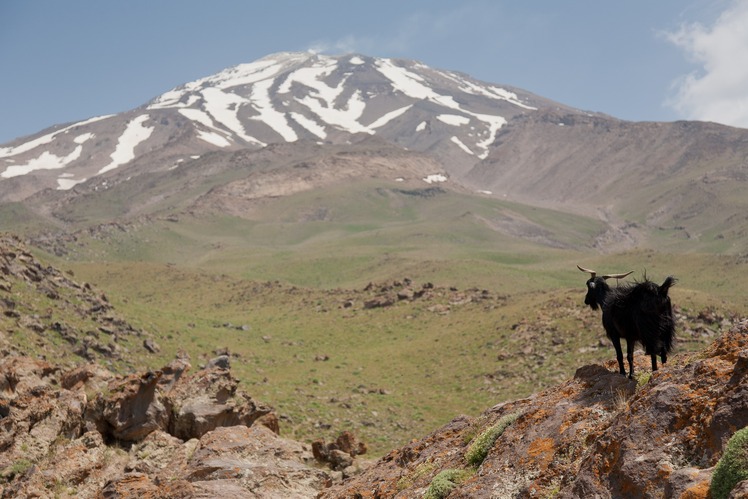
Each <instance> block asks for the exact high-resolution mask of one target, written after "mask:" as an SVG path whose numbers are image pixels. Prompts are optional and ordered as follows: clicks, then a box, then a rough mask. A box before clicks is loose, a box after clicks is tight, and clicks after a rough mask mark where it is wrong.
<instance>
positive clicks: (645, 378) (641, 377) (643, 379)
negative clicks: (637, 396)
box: [635, 371, 652, 388]
mask: <svg viewBox="0 0 748 499" xmlns="http://www.w3.org/2000/svg"><path fill="white" fill-rule="evenodd" d="M635 377H636V387H637V388H639V387H640V386H644V385H646V384H647V383H649V380H650V379H652V373H651V372H647V371H645V372H641V373H638V374H636V376H635Z"/></svg>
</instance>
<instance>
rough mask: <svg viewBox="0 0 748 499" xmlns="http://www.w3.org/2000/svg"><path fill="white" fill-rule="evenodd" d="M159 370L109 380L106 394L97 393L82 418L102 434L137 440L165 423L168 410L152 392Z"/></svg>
mask: <svg viewBox="0 0 748 499" xmlns="http://www.w3.org/2000/svg"><path fill="white" fill-rule="evenodd" d="M160 377H161V372H160V371H155V372H153V371H149V372H147V373H145V374H136V375H130V376H128V377H126V378H124V379H116V380H114V381H112V382H110V383H109V386H108V391H109V394H108V395H107V396H104V395H103V394H99V395H98V396H97V398H96V399H95V400H94V401H93V402H92V404H90V407H89V409H88V410H87V412H86V420H87V421H90V422H91V423H92V424H93V425H94V426H95V428H96V429H97V430H98V431H99V432H100V433H101V434H102V435H104V436H105V437H106V438H111V439H114V440H116V441H121V442H137V441H140V440H142V439H144V438H145V437H146V436H147V435H148V434H149V433H151V432H153V431H155V430H157V429H162V428H168V426H169V412H168V411H167V409H166V407H165V406H164V404H163V402H162V401H161V400H160V399H159V398H158V397H157V396H156V388H157V386H158V380H159V378H160Z"/></svg>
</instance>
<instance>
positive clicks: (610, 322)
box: [584, 274, 675, 378]
mask: <svg viewBox="0 0 748 499" xmlns="http://www.w3.org/2000/svg"><path fill="white" fill-rule="evenodd" d="M607 277H609V276H602V277H595V275H594V274H593V276H592V277H591V278H590V279H589V280H588V281H587V296H586V297H585V299H584V303H585V304H587V305H589V306H590V307H592V309H593V310H597V308H598V306H599V307H600V308H602V311H603V327H604V328H605V332H606V333H607V335H608V338H610V341H612V342H613V346H614V347H615V349H616V358H617V359H618V367H619V370H620V373H621V374H623V375H626V370H625V369H624V366H623V352H622V350H621V338H623V339H625V340H626V359H627V360H628V364H629V378H632V377H633V376H634V346H635V345H636V343H637V342H638V343H641V344H642V346H643V347H644V351H645V352H646V354H647V355H649V356H650V357H651V358H652V370H653V371H656V370H657V356H658V355H659V356H660V359H661V360H662V363H663V364H664V363H665V362H667V354H668V353H670V351H671V350H672V348H673V340H674V339H675V320H674V319H673V307H672V305H671V303H670V297H669V296H668V290H669V289H670V287H672V286H673V285H674V284H675V278H674V277H672V276H670V277H668V278H667V279H665V282H663V283H662V284H661V285H659V286H658V285H657V284H655V283H654V282H652V281H650V280H649V279H647V278H646V277H645V278H644V281H642V282H637V283H634V284H622V285H620V286H616V287H615V288H611V287H610V286H608V283H607V282H605V279H606V278H607Z"/></svg>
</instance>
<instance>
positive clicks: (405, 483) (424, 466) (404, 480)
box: [397, 461, 436, 490]
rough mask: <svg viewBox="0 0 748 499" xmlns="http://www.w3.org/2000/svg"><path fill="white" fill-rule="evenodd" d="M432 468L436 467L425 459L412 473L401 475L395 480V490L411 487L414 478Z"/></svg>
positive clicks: (429, 471) (430, 470)
mask: <svg viewBox="0 0 748 499" xmlns="http://www.w3.org/2000/svg"><path fill="white" fill-rule="evenodd" d="M434 468H436V465H435V464H434V463H432V462H428V461H427V462H425V463H421V464H419V465H418V466H417V467H416V469H415V470H413V472H412V473H409V474H408V475H405V476H403V477H401V478H400V479H399V480H398V481H397V490H405V489H407V488H409V487H411V486H412V485H413V483H415V481H416V480H418V479H419V478H420V477H422V476H423V475H426V474H428V473H431V472H432V471H433V470H434Z"/></svg>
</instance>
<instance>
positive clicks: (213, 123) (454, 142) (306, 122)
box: [0, 53, 558, 201]
mask: <svg viewBox="0 0 748 499" xmlns="http://www.w3.org/2000/svg"><path fill="white" fill-rule="evenodd" d="M548 106H557V107H558V104H555V103H552V102H550V101H547V100H545V99H542V98H540V97H537V96H534V95H532V94H529V93H527V92H523V91H521V90H517V89H513V88H507V87H501V86H498V85H495V84H489V83H484V82H480V81H477V80H475V79H473V78H470V77H468V76H466V75H464V74H460V73H456V72H453V71H445V70H439V69H432V68H430V67H428V66H425V65H424V64H421V63H418V62H414V61H405V60H394V59H382V58H372V57H366V56H362V55H345V56H339V57H332V56H324V55H319V54H312V53H279V54H273V55H270V56H267V57H264V58H262V59H260V60H257V61H255V62H252V63H248V64H241V65H238V66H235V67H232V68H229V69H226V70H224V71H221V72H220V73H218V74H215V75H212V76H208V77H205V78H202V79H199V80H197V81H193V82H190V83H186V84H184V85H181V86H179V87H177V88H174V89H172V90H169V91H168V92H166V93H164V94H162V95H160V96H158V97H156V98H155V99H153V100H152V101H151V102H150V103H148V104H146V105H144V106H141V107H139V108H137V109H134V110H131V111H128V112H125V113H120V114H117V115H109V116H99V117H94V118H91V119H88V120H85V121H81V122H78V123H73V124H67V125H64V126H57V127H53V128H51V129H48V130H45V131H43V132H41V133H39V134H37V135H34V136H30V137H27V138H23V139H19V140H16V141H14V142H12V143H10V144H7V145H6V146H4V147H0V200H5V201H8V200H20V199H23V198H25V197H28V196H29V195H31V194H33V193H35V192H37V191H39V190H42V189H45V188H53V189H57V190H67V189H70V188H72V187H73V186H75V185H77V184H80V183H82V182H85V181H87V180H90V179H92V178H98V179H99V181H102V179H105V178H106V176H107V174H109V173H110V172H112V171H117V172H122V171H123V170H124V169H128V168H136V167H137V168H140V169H144V168H145V169H148V170H151V171H159V170H165V169H170V168H175V167H178V165H179V164H180V162H183V161H186V160H189V159H190V158H195V157H196V156H199V155H202V154H205V153H206V152H209V151H211V150H236V149H246V148H249V149H259V148H263V147H265V146H266V145H268V144H273V143H290V142H296V141H303V140H308V141H314V142H318V143H338V144H340V143H345V142H347V141H348V140H350V138H351V134H370V135H376V136H379V137H381V138H382V139H384V140H387V141H389V142H392V143H394V144H397V145H399V146H401V147H404V148H407V149H409V150H413V151H418V152H426V153H428V154H430V155H433V156H434V157H437V158H439V159H440V160H441V161H440V162H441V163H442V164H443V165H445V169H446V171H447V172H448V173H449V174H450V175H454V176H456V177H457V176H461V175H463V174H465V173H466V172H467V171H468V170H469V169H470V168H471V167H472V166H473V165H475V164H476V163H477V162H479V161H481V160H482V159H484V158H486V157H487V156H488V154H489V152H490V150H491V147H492V144H493V143H494V141H495V139H496V136H497V133H498V132H499V130H500V129H501V128H502V127H504V126H505V125H506V124H507V123H508V122H509V121H510V120H511V119H512V118H514V117H516V116H518V115H522V114H526V113H531V112H533V111H535V110H536V109H538V108H541V107H548Z"/></svg>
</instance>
